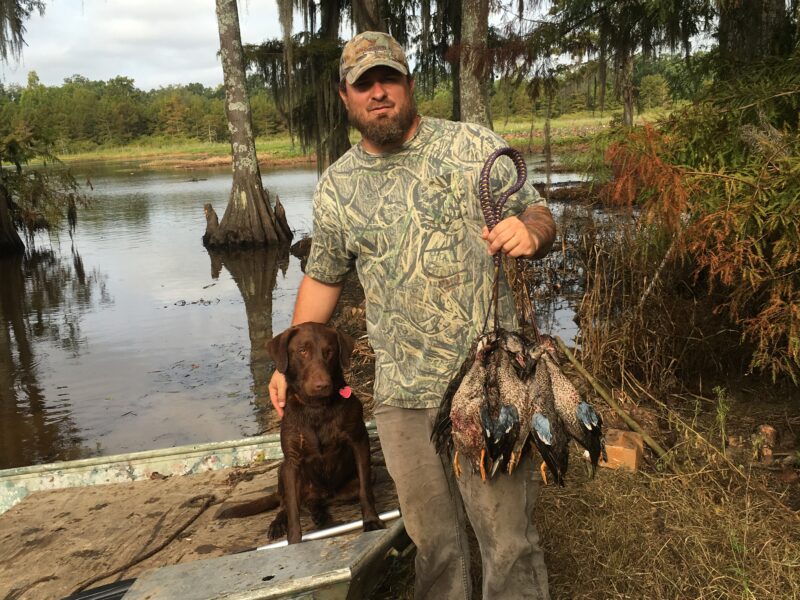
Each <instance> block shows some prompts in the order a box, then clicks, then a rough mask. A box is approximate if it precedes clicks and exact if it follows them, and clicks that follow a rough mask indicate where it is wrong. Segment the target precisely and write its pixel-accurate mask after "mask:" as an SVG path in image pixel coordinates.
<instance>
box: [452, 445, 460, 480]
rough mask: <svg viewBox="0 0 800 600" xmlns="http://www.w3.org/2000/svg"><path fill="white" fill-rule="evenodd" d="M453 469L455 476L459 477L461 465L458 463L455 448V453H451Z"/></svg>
mask: <svg viewBox="0 0 800 600" xmlns="http://www.w3.org/2000/svg"><path fill="white" fill-rule="evenodd" d="M453 471H455V474H456V477H457V478H459V479H460V478H461V465H460V464H459V463H458V450H456V452H455V454H454V455H453Z"/></svg>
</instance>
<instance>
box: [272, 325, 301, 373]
mask: <svg viewBox="0 0 800 600" xmlns="http://www.w3.org/2000/svg"><path fill="white" fill-rule="evenodd" d="M295 332H297V327H289V329H287V330H286V331H284V332H283V333H280V334H278V335H276V336H275V337H274V338H272V339H271V340H270V341H269V342H268V343H267V352H269V356H270V358H272V360H274V361H275V370H277V371H278V372H279V373H286V369H287V368H288V366H289V340H290V339H291V338H292V336H293V335H294V334H295Z"/></svg>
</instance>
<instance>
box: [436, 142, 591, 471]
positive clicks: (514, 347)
mask: <svg viewBox="0 0 800 600" xmlns="http://www.w3.org/2000/svg"><path fill="white" fill-rule="evenodd" d="M502 155H506V156H509V157H510V158H511V159H512V160H513V161H514V164H515V166H516V168H517V175H518V178H517V182H516V183H515V184H514V185H513V186H512V187H511V188H510V189H509V190H508V191H506V192H505V193H504V194H501V196H500V197H499V198H498V201H497V202H496V203H495V202H492V198H491V192H490V186H489V173H490V171H491V168H492V165H493V164H494V162H495V161H496V160H497V159H498V158H499V157H500V156H502ZM525 177H526V167H525V162H524V159H523V158H522V156H521V155H520V154H519V153H518V152H516V151H515V150H512V149H511V148H501V149H499V150H497V151H495V152H494V153H493V154H492V155H491V156H490V157H489V159H487V161H486V164H485V165H484V168H483V170H482V172H481V179H480V183H479V194H480V197H481V206H482V209H483V213H484V218H485V220H486V223H487V226H488V227H489V229H490V230H491V229H492V228H493V227H494V226H495V225H496V224H497V223H498V222H499V220H500V217H501V214H502V207H503V204H504V203H505V201H506V200H507V199H508V197H509V196H510V195H511V194H513V193H515V192H516V191H517V190H519V189H520V188H521V187H522V184H523V183H524V181H525ZM501 264H502V263H501V259H500V257H499V256H496V257H495V280H494V292H493V297H492V301H491V303H490V304H491V307H490V309H489V310H490V311H491V310H492V308H493V309H494V317H495V318H494V326H493V328H492V330H490V331H488V332H487V325H488V321H489V313H487V315H486V320H485V321H484V326H483V329H484V333H483V334H482V335H480V336H478V337H477V338H476V339H475V340H474V341H473V343H472V345H471V346H470V349H469V351H468V352H467V356H466V358H465V359H464V361H463V363H462V364H461V367H460V368H459V370H458V372H457V373H456V375H455V377H453V379H452V380H451V381H450V384H449V385H448V387H447V390H446V391H445V393H444V396H443V398H442V402H441V404H440V406H439V410H438V412H437V415H436V419H435V422H434V427H433V432H432V435H431V439H432V441H433V443H434V445H435V447H436V450H437V452H438V453H439V454H442V455H447V456H449V457H450V459H451V460H452V463H453V469H454V470H455V473H456V476H457V477H460V476H461V473H462V466H461V459H462V458H463V459H464V461H465V462H466V463H467V464H468V465H469V467H470V468H471V469H472V471H473V472H475V473H480V476H481V478H482V479H483V480H484V481H486V480H489V479H492V478H493V477H495V476H496V475H498V474H499V473H508V474H511V473H513V472H514V470H515V469H516V467H517V466H518V465H519V464H520V463H521V462H522V460H523V458H524V457H525V456H526V454H527V452H528V451H529V450H530V448H531V447H535V448H536V449H537V450H538V451H539V453H540V454H541V456H542V459H543V461H544V462H543V463H542V466H541V473H542V479H543V480H544V481H545V483H547V475H546V470H547V469H549V471H550V473H551V474H552V476H553V479H554V481H555V482H556V483H557V484H558V485H561V486H563V485H564V476H565V474H566V472H567V467H568V461H569V440H570V438H571V439H574V440H575V441H576V442H578V444H580V445H581V446H582V447H584V448H585V449H586V450H587V451H588V454H589V458H590V461H591V464H592V474H594V472H595V470H596V468H597V465H598V462H599V460H600V457H601V456H602V457H603V460H606V459H607V457H606V455H605V443H604V440H603V433H602V425H603V422H602V419H601V417H600V415H599V414H598V413H597V412H596V411H595V410H594V408H593V407H592V406H591V405H590V404H589V403H588V402H586V401H585V400H584V399H582V398H581V395H580V394H579V393H578V391H577V389H576V388H575V386H574V385H573V384H572V383H571V382H570V380H569V379H568V378H567V377H566V375H564V373H563V371H562V369H561V365H560V362H559V359H558V354H557V350H556V348H557V347H556V344H555V342H554V340H553V339H552V338H550V337H548V336H542V335H540V334H539V332H538V331H537V330H536V328H535V324H534V318H533V310H532V306H530V298H529V296H528V294H527V290H525V291H524V293H523V296H524V298H525V300H527V303H528V305H529V306H528V307H527V315H526V314H525V310H524V308H523V309H520V313H522V316H523V320H525V318H526V317H527V320H528V322H529V323H530V324H531V326H532V328H533V331H534V339H530V338H528V337H526V336H525V335H523V334H522V333H521V332H512V331H508V330H506V329H503V328H501V327H499V325H498V314H497V302H498V283H499V277H500V269H501ZM511 279H516V278H514V277H513V276H510V277H509V280H511Z"/></svg>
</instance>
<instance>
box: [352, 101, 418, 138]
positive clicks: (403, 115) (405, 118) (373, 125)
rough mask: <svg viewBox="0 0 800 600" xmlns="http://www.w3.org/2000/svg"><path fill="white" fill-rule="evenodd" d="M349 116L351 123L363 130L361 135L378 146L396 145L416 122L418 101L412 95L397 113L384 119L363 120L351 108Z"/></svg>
mask: <svg viewBox="0 0 800 600" xmlns="http://www.w3.org/2000/svg"><path fill="white" fill-rule="evenodd" d="M347 116H348V118H349V119H350V124H351V125H352V126H353V127H355V128H356V129H358V131H360V132H361V137H363V138H365V139H367V140H369V141H370V142H372V143H373V144H375V145H376V146H395V145H399V144H400V143H401V142H402V141H403V138H405V136H406V134H407V133H408V131H409V130H410V129H411V126H412V125H413V124H414V119H416V118H417V103H416V101H415V100H414V97H413V96H412V97H411V98H410V99H409V101H408V102H407V103H405V104H404V105H402V106H401V107H400V108H399V109H398V112H397V115H395V116H391V117H386V118H384V119H377V120H369V121H366V120H364V121H362V120H361V119H360V118H359V117H358V115H355V114H353V113H352V112H351V111H349V110H348V111H347Z"/></svg>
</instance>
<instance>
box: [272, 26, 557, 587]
mask: <svg viewBox="0 0 800 600" xmlns="http://www.w3.org/2000/svg"><path fill="white" fill-rule="evenodd" d="M340 78H341V85H340V91H339V95H340V96H341V99H342V102H343V103H344V105H345V107H346V108H347V112H348V115H349V118H350V121H351V123H352V124H353V125H354V126H355V127H356V128H357V129H358V130H359V131H360V132H361V135H362V141H361V142H360V144H358V145H356V146H354V147H353V148H351V149H350V150H349V151H348V152H347V153H346V154H345V155H344V156H342V157H341V158H340V159H339V160H338V161H337V162H336V163H335V164H333V165H331V167H330V168H329V169H328V170H327V171H326V172H325V173H324V174H323V175H322V177H321V179H320V181H319V183H318V185H317V189H316V191H315V194H314V233H313V243H312V249H311V255H310V257H309V261H308V266H307V268H306V274H305V278H304V279H303V281H302V283H301V285H300V290H299V291H298V296H297V301H296V304H295V311H294V316H293V319H292V322H293V324H296V323H302V322H305V321H317V322H320V323H324V322H327V321H328V319H329V318H330V316H331V314H332V313H333V310H334V308H335V306H336V302H337V301H338V298H339V294H340V292H341V287H342V283H341V282H342V281H343V279H344V277H345V275H346V274H347V272H348V271H349V270H350V269H352V268H355V269H356V270H357V272H358V276H359V279H360V280H361V283H362V285H363V287H364V291H365V295H366V304H367V333H368V334H369V338H370V341H371V343H372V346H373V348H374V350H375V384H374V392H375V403H376V409H375V419H376V422H377V426H378V435H379V437H380V439H381V445H382V448H383V451H384V455H385V457H386V465H387V467H388V470H389V473H390V474H391V476H392V478H393V479H394V481H395V484H396V486H397V492H398V496H399V499H400V507H401V509H402V513H403V518H404V520H405V524H406V529H407V531H408V533H409V536H410V537H411V539H412V540H413V541H414V543H415V544H416V546H417V557H416V581H415V589H416V597H417V598H430V599H437V600H438V599H449V598H453V599H455V598H458V599H461V598H469V597H470V595H471V589H470V577H469V550H468V547H467V539H466V529H465V514H464V512H465V511H464V509H465V508H466V516H467V517H468V518H469V519H470V522H471V524H472V526H473V529H474V530H475V532H476V535H477V538H478V541H479V543H480V549H481V556H482V559H483V587H484V590H483V592H484V594H483V597H484V598H487V599H492V600H495V599H499V598H513V599H515V600H516V599H519V598H548V597H549V596H548V586H547V572H546V569H545V565H544V559H543V553H542V550H541V548H540V546H539V538H538V534H537V532H536V528H535V526H534V525H533V522H532V518H531V517H532V511H533V504H534V501H535V497H536V491H537V488H538V483H537V482H536V481H535V480H534V478H533V477H534V476H533V468H532V466H531V465H530V464H523V465H522V466H521V467H520V468H518V469H517V470H516V471H515V472H514V474H513V475H512V476H508V475H505V474H503V475H501V476H498V477H496V478H495V479H494V480H492V481H490V482H486V483H484V482H482V481H481V479H480V476H479V475H477V476H476V475H474V474H473V473H471V470H470V469H469V468H464V469H463V472H462V475H461V477H460V478H459V479H458V480H456V478H455V477H454V474H453V468H452V465H451V464H450V463H449V461H447V460H446V459H442V457H440V456H438V455H437V454H436V453H435V450H434V448H433V445H432V444H431V442H430V433H431V424H432V420H433V417H434V415H435V414H436V409H437V407H438V406H439V402H440V400H441V398H442V395H443V393H444V391H445V388H446V387H447V384H448V383H449V381H450V379H451V378H452V376H453V375H454V373H455V371H456V370H457V369H458V367H459V365H460V364H461V361H462V360H463V358H464V356H465V354H466V351H467V349H468V348H469V346H470V343H471V342H472V340H473V339H474V338H475V337H476V336H477V335H479V334H480V333H481V327H482V325H483V322H484V318H485V316H486V311H487V310H488V308H489V301H490V297H491V285H492V279H493V274H494V269H493V265H492V257H491V255H493V254H495V253H497V252H503V253H505V254H507V255H509V256H512V257H520V256H527V257H533V258H540V257H542V256H544V255H545V254H547V252H548V251H549V249H550V246H551V245H552V242H553V238H554V237H555V225H554V223H553V219H552V216H551V215H550V212H549V210H548V209H547V207H546V206H544V205H543V204H541V200H540V199H539V197H538V195H537V194H536V192H535V190H534V189H533V187H532V186H531V185H530V184H526V185H525V186H524V187H523V189H522V190H520V192H518V193H517V194H514V195H513V196H512V197H511V198H510V199H509V201H508V205H507V207H506V213H505V214H510V215H513V216H509V217H507V218H504V219H503V220H501V221H500V223H498V224H497V226H496V227H495V228H494V229H493V230H492V231H491V232H489V231H488V230H487V228H486V227H485V225H484V220H483V215H482V213H481V210H480V206H479V203H478V198H477V188H478V185H477V184H478V176H479V173H480V170H481V168H482V166H483V164H484V161H485V160H486V158H487V157H488V156H489V155H490V154H491V153H492V151H494V150H495V149H496V148H499V147H503V146H505V145H506V144H505V143H504V142H503V140H502V139H501V138H499V137H498V136H496V135H495V134H494V133H492V132H491V131H489V130H487V129H485V128H483V127H479V126H477V125H472V124H468V123H452V122H449V121H443V120H439V119H429V118H425V117H420V116H419V115H418V114H417V111H416V106H415V104H414V98H413V91H414V81H413V80H412V79H411V77H410V75H409V69H408V64H407V62H406V58H405V56H404V54H403V50H402V48H401V47H400V46H399V45H398V43H397V42H396V41H395V40H394V39H393V38H392V37H390V36H389V35H387V34H384V33H375V32H366V33H362V34H359V35H357V36H356V37H355V38H353V39H352V40H351V41H350V42H348V44H347V45H346V46H345V48H344V51H343V52H342V58H341V62H340ZM495 170H496V171H497V174H498V175H497V178H496V180H497V181H496V183H495V184H494V188H495V193H497V192H499V191H500V188H501V187H503V186H504V187H506V188H507V187H509V186H510V185H511V184H513V182H514V181H516V172H515V171H513V169H512V168H511V164H510V161H508V159H507V158H503V159H501V160H500V161H498V163H496V169H495ZM495 197H496V196H495ZM501 312H502V315H503V319H502V323H503V324H504V325H505V326H507V327H514V326H515V324H514V318H513V313H514V310H513V300H511V296H510V294H509V292H508V290H507V289H505V288H504V290H503V294H502V298H501ZM285 390H286V384H285V381H284V379H283V376H282V375H281V374H280V373H277V372H276V373H275V375H273V378H272V380H271V381H270V396H271V399H272V403H273V405H274V406H275V408H276V410H277V411H278V413H279V415H282V414H283V406H284V399H285ZM529 462H530V461H529ZM465 466H466V465H465V464H463V463H462V467H465Z"/></svg>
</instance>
